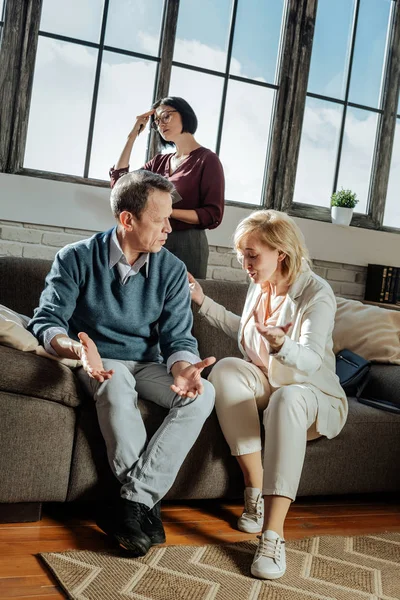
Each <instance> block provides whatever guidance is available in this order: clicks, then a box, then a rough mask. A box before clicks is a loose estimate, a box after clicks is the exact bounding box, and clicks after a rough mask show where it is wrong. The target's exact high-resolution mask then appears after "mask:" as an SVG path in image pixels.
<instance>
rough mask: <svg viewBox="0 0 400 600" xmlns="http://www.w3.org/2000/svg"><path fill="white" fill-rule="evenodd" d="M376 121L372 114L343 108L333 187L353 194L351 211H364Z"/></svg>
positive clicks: (365, 209) (376, 116)
mask: <svg viewBox="0 0 400 600" xmlns="http://www.w3.org/2000/svg"><path fill="white" fill-rule="evenodd" d="M377 123H378V115H377V114H376V113H371V112H368V111H366V110H359V109H356V108H350V107H349V108H348V109H347V113H346V123H345V127H344V137H343V146H342V153H341V157H340V168H339V177H338V185H337V189H340V188H342V187H343V188H344V189H351V190H352V191H353V192H355V193H356V194H357V197H358V200H359V202H358V204H357V206H356V208H355V210H356V211H357V212H359V213H365V212H366V211H367V200H368V190H369V181H370V177H371V166H372V157H373V153H374V146H375V138H376V126H377Z"/></svg>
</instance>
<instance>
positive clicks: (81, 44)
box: [24, 0, 163, 180]
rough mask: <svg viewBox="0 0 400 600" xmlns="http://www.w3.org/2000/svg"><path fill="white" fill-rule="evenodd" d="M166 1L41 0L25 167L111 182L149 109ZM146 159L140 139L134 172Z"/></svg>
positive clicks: (144, 145) (144, 141) (143, 145)
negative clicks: (128, 138)
mask: <svg viewBox="0 0 400 600" xmlns="http://www.w3.org/2000/svg"><path fill="white" fill-rule="evenodd" d="M162 9H163V5H162V0H153V1H152V3H143V2H142V1H141V0H110V1H109V2H104V0H85V1H83V0H73V1H71V0H70V1H69V2H68V3H66V2H64V0H43V8H42V17H41V22H40V31H39V42H38V50H37V55H36V65H35V75H34V82H33V92H32V100H31V108H30V116H29V126H28V135H27V143H26V151H25V158H24V167H26V168H29V169H38V170H41V171H43V170H44V171H51V172H55V173H63V174H67V175H77V176H81V177H85V178H95V179H103V180H105V179H107V175H108V170H109V168H110V166H111V165H112V163H113V162H114V161H115V160H116V159H117V158H118V154H119V152H120V150H121V147H122V145H123V142H124V139H125V138H126V136H127V134H128V132H129V130H130V128H131V127H132V126H133V123H134V120H135V116H136V115H137V114H139V113H141V112H144V111H146V110H147V109H148V107H149V106H150V105H151V103H152V100H153V93H154V84H155V76H156V69H157V64H158V62H159V46H160V29H161V20H162V13H163V10H162ZM145 160H146V138H145V136H142V137H140V138H138V141H137V144H136V145H135V152H134V155H133V160H132V165H131V166H132V168H138V167H140V166H142V165H143V163H144V162H145Z"/></svg>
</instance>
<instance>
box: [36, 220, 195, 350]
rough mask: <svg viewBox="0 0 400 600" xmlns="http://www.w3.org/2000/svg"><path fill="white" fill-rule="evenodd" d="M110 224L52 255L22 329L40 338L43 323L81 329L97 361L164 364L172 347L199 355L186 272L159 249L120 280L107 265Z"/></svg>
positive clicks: (75, 330) (73, 334)
mask: <svg viewBox="0 0 400 600" xmlns="http://www.w3.org/2000/svg"><path fill="white" fill-rule="evenodd" d="M112 231H113V230H112V229H111V230H110V231H106V232H104V233H98V234H96V235H94V236H93V237H91V238H90V239H87V240H83V241H80V242H77V243H75V244H71V245H69V246H66V247H65V248H63V249H62V250H60V252H58V254H57V256H56V258H55V260H54V263H53V266H52V268H51V271H50V273H49V274H48V276H47V278H46V286H45V289H44V291H43V292H42V295H41V297H40V305H39V308H37V309H36V310H35V313H34V316H33V319H32V320H31V321H30V323H29V326H28V328H29V329H30V331H31V332H32V333H33V334H34V335H35V336H36V337H37V338H38V339H39V341H40V342H41V343H43V334H44V332H45V331H46V329H48V328H49V327H63V328H64V329H65V330H66V331H68V335H69V336H70V337H71V338H73V339H75V340H77V339H78V337H77V334H78V333H79V332H80V331H84V332H86V333H87V334H88V335H89V336H90V337H91V338H92V339H93V340H94V342H95V343H96V345H97V348H98V350H99V352H100V356H101V357H102V358H115V359H120V360H135V361H141V362H163V360H164V361H165V362H166V361H167V360H168V358H169V357H170V356H171V355H172V354H173V353H174V352H179V351H188V352H192V353H193V354H196V355H197V354H198V351H197V342H196V340H195V338H194V337H193V336H192V334H191V328H192V321H193V318H192V312H191V307H190V291H189V286H188V281H187V275H186V269H185V266H184V264H183V262H181V261H180V260H179V259H178V258H176V256H174V255H173V254H171V253H170V252H169V251H168V250H166V249H165V248H161V250H160V252H157V253H153V254H151V255H150V264H149V272H148V277H146V274H145V268H143V269H141V270H140V271H139V273H138V274H137V275H135V276H133V277H130V278H129V279H128V280H127V282H126V283H125V285H122V283H121V282H120V279H119V273H118V268H117V266H116V265H115V266H114V267H113V268H111V269H110V266H109V259H110V237H111V234H112Z"/></svg>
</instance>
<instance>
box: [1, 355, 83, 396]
mask: <svg viewBox="0 0 400 600" xmlns="http://www.w3.org/2000/svg"><path fill="white" fill-rule="evenodd" d="M0 364H1V369H0V391H3V392H9V393H11V394H17V395H20V396H27V397H28V398H29V397H35V398H41V399H42V400H50V401H52V402H58V403H60V404H64V405H65V406H71V407H75V406H79V405H80V404H81V400H82V397H83V395H82V390H81V388H80V385H79V382H78V380H77V378H76V377H75V376H74V373H73V371H72V370H71V369H70V368H68V367H66V366H65V365H63V364H62V363H61V362H60V361H54V360H48V359H47V358H43V357H41V356H38V355H37V354H35V353H34V352H21V351H20V350H16V349H15V348H9V347H8V346H0Z"/></svg>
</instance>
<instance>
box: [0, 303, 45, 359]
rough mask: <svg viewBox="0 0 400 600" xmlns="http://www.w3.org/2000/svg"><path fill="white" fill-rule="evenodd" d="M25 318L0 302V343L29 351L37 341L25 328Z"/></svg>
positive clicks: (35, 345)
mask: <svg viewBox="0 0 400 600" xmlns="http://www.w3.org/2000/svg"><path fill="white" fill-rule="evenodd" d="M26 325H27V319H26V318H24V317H22V316H21V315H19V314H18V313H16V312H14V311H13V310H10V309H9V308H7V307H6V306H3V305H2V304H0V344H3V345H5V346H11V348H16V349H17V350H24V351H27V352H30V351H32V350H35V348H36V347H37V346H38V345H39V342H38V341H37V339H36V338H35V336H33V335H32V334H31V332H30V331H27V330H26Z"/></svg>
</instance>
